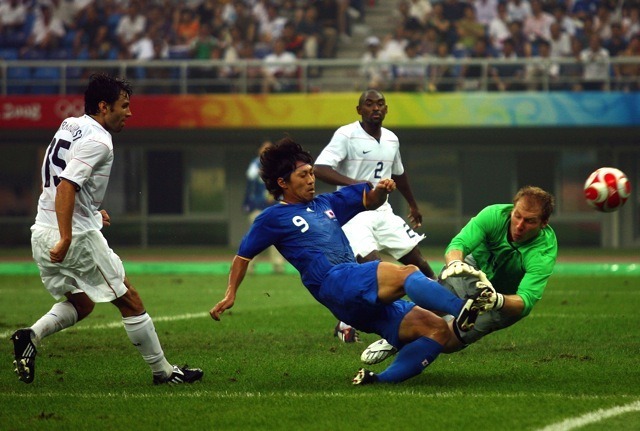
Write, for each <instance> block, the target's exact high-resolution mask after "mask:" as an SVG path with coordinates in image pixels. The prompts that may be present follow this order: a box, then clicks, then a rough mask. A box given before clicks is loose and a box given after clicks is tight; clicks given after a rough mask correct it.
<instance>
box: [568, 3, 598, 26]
mask: <svg viewBox="0 0 640 431" xmlns="http://www.w3.org/2000/svg"><path fill="white" fill-rule="evenodd" d="M599 4H600V0H575V1H574V2H573V6H572V7H571V15H573V16H574V17H575V18H576V19H579V20H580V21H582V20H584V19H585V18H587V17H591V16H593V15H595V14H596V12H597V11H598V5H599Z"/></svg>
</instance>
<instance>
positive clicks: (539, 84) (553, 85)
mask: <svg viewBox="0 0 640 431" xmlns="http://www.w3.org/2000/svg"><path fill="white" fill-rule="evenodd" d="M536 45H537V49H536V51H537V54H536V55H534V56H533V57H531V60H532V61H531V62H530V63H528V64H527V68H526V79H527V82H528V84H529V88H528V89H529V90H531V91H540V90H557V89H558V82H559V81H558V80H559V76H560V66H559V65H558V63H555V62H553V61H552V60H551V45H550V44H549V42H548V41H546V40H544V39H539V40H538V41H536Z"/></svg>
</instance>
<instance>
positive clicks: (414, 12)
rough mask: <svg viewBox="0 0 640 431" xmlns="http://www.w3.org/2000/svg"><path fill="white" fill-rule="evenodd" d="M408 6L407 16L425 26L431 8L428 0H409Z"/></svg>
mask: <svg viewBox="0 0 640 431" xmlns="http://www.w3.org/2000/svg"><path fill="white" fill-rule="evenodd" d="M408 6H409V11H408V13H409V17H411V18H414V19H415V20H416V21H417V22H418V23H419V24H420V25H421V26H422V27H425V26H426V24H427V18H428V16H429V14H430V13H431V10H432V7H431V3H430V2H429V0H409V4H408Z"/></svg>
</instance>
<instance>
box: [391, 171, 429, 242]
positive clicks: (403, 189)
mask: <svg viewBox="0 0 640 431" xmlns="http://www.w3.org/2000/svg"><path fill="white" fill-rule="evenodd" d="M391 178H393V179H394V180H395V182H396V185H397V187H398V190H399V191H400V194H401V195H402V196H403V197H404V199H405V200H406V201H407V203H408V204H409V214H408V215H407V217H408V218H409V221H410V222H411V223H412V224H413V228H414V229H416V228H419V227H420V226H422V214H421V213H420V209H418V203H417V202H416V199H415V198H414V197H413V191H411V186H410V185H409V179H408V178H407V174H406V172H405V173H403V174H402V175H393V176H392V177H391Z"/></svg>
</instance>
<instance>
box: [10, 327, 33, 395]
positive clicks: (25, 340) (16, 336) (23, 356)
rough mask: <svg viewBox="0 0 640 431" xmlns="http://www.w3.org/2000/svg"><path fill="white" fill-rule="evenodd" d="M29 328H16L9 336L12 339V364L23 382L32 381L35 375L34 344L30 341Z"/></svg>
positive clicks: (30, 331)
mask: <svg viewBox="0 0 640 431" xmlns="http://www.w3.org/2000/svg"><path fill="white" fill-rule="evenodd" d="M32 333H33V331H32V330H31V329H28V328H26V329H18V330H17V331H16V332H14V333H13V335H12V336H11V341H13V354H14V358H15V359H14V361H13V366H14V367H15V368H14V371H15V373H16V374H17V375H18V379H20V380H22V381H23V382H25V383H31V382H33V379H34V377H35V375H36V354H37V353H38V351H37V350H36V346H35V345H34V344H33V342H32V341H31V334H32Z"/></svg>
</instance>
